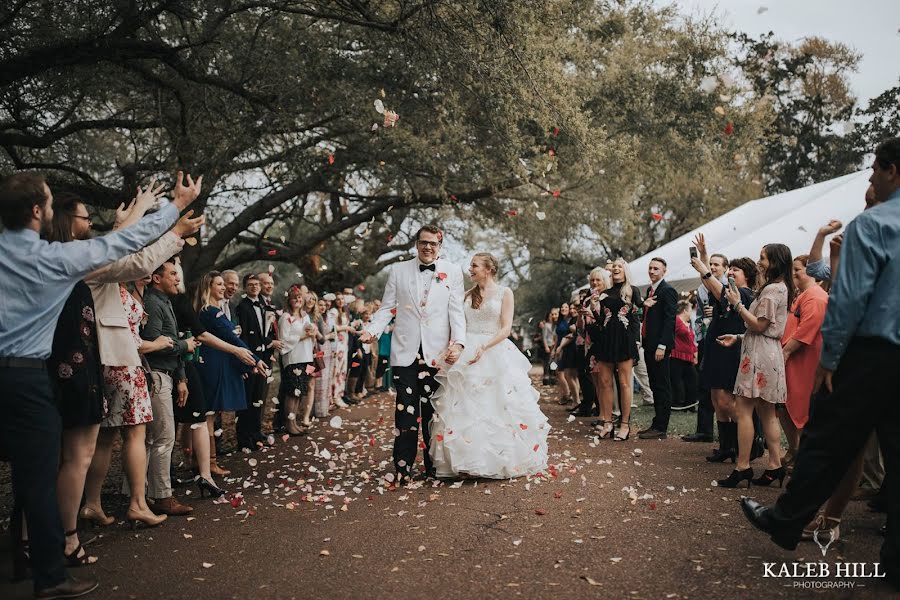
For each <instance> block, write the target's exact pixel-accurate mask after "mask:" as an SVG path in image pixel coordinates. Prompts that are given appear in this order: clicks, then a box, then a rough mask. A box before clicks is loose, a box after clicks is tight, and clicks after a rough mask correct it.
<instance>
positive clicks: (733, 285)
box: [728, 275, 738, 292]
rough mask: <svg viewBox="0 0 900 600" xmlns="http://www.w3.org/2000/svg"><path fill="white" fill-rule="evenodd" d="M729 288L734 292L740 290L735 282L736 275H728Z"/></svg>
mask: <svg viewBox="0 0 900 600" xmlns="http://www.w3.org/2000/svg"><path fill="white" fill-rule="evenodd" d="M728 288H729V289H730V290H731V291H733V292H737V291H738V289H737V284H736V283H735V282H734V277H732V276H731V275H729V276H728Z"/></svg>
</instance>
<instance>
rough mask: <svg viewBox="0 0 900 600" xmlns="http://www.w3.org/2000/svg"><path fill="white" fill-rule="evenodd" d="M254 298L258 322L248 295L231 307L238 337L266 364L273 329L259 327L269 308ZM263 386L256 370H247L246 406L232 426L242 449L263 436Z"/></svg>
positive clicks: (273, 338)
mask: <svg viewBox="0 0 900 600" xmlns="http://www.w3.org/2000/svg"><path fill="white" fill-rule="evenodd" d="M257 301H259V302H260V303H261V305H260V306H261V309H262V310H261V313H262V317H263V322H262V324H261V323H260V319H259V316H258V315H257V313H256V308H255V307H254V303H253V301H252V300H250V299H249V298H244V299H243V300H241V302H240V303H239V304H238V305H237V306H236V307H235V309H234V314H235V317H236V318H237V323H238V325H239V326H240V328H241V339H242V340H243V341H244V343H245V344H247V346H248V347H249V348H250V350H252V351H253V353H254V354H256V356H258V357H259V358H260V360H262V361H263V362H265V363H266V364H267V365H270V364H271V359H272V349H271V348H269V344H271V343H272V341H273V340H275V328H274V327H271V326H270V327H269V331H268V332H266V331H265V330H264V329H263V327H264V325H265V317H266V311H267V310H269V307H267V306H266V305H265V302H264V301H263V300H262V297H258V298H257ZM267 385H268V384H267V381H266V378H265V377H263V376H261V375H258V374H256V373H251V374H250V376H249V377H247V379H246V380H245V381H244V390H245V391H246V393H247V408H246V409H245V410H239V411H238V412H237V425H236V426H235V433H236V434H237V442H238V446H240V447H242V448H256V442H258V441H263V440H264V439H265V438H264V436H263V434H262V414H263V407H264V406H265V403H266V388H267Z"/></svg>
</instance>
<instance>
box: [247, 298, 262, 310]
mask: <svg viewBox="0 0 900 600" xmlns="http://www.w3.org/2000/svg"><path fill="white" fill-rule="evenodd" d="M250 304H252V305H253V306H255V307H256V308H262V304H261V303H260V301H259V300H251V301H250Z"/></svg>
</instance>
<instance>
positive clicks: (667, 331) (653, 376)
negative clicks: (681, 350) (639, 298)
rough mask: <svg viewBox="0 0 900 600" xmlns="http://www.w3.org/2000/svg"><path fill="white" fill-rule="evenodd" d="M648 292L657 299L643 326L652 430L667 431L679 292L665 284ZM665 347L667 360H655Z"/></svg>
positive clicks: (647, 312)
mask: <svg viewBox="0 0 900 600" xmlns="http://www.w3.org/2000/svg"><path fill="white" fill-rule="evenodd" d="M652 290H653V288H652V287H649V288H647V296H648V297H649V296H651V295H652V296H653V297H654V298H656V304H654V305H653V306H652V307H650V308H645V309H644V319H643V323H642V325H641V331H642V333H643V339H642V342H641V343H642V345H643V347H644V360H645V361H646V365H647V377H648V379H649V380H650V389H651V390H653V409H654V411H655V412H656V416H654V417H653V423H651V425H650V428H651V429H655V430H657V431H663V432H664V431H666V430H668V428H669V416H670V415H671V414H672V383H671V380H670V379H669V354H670V353H671V352H672V348H673V347H674V346H675V318H676V317H675V308H676V305H677V304H678V292H676V291H675V288H673V287H672V286H671V285H669V284H668V283H666V281H665V280H662V281H660V282H659V285H658V286H657V287H656V291H655V292H653V291H652ZM659 346H665V347H666V351H665V356H664V358H663V359H662V360H659V361H658V360H656V357H655V355H656V350H657V348H658V347H659Z"/></svg>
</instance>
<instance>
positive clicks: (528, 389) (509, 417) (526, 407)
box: [431, 252, 550, 479]
mask: <svg viewBox="0 0 900 600" xmlns="http://www.w3.org/2000/svg"><path fill="white" fill-rule="evenodd" d="M498 267H499V265H498V262H497V259H496V258H495V257H494V256H493V255H492V254H488V253H486V252H480V253H478V254H476V255H475V256H474V257H472V263H471V265H470V266H469V275H471V277H472V280H473V281H474V282H475V284H476V285H475V287H473V288H472V289H470V290H469V291H468V292H466V298H465V313H466V348H465V350H464V351H463V353H462V355H461V356H460V358H459V360H458V361H457V362H456V364H455V365H453V366H448V365H446V364H444V365H442V368H441V371H440V372H439V373H438V375H437V376H436V379H437V380H438V381H439V382H440V386H439V387H438V389H437V391H436V392H435V395H434V397H433V398H432V405H433V406H434V417H433V418H432V421H431V458H432V460H433V461H434V467H435V471H436V474H437V476H438V477H454V476H456V475H461V474H466V475H470V476H475V477H487V478H492V479H506V478H510V477H519V476H523V475H531V474H534V473H537V472H539V471H543V470H544V469H546V468H547V433H548V432H549V431H550V426H549V425H548V424H547V417H545V416H544V414H543V413H541V411H540V409H539V408H538V397H539V394H538V391H537V390H536V389H534V387H532V385H531V379H530V378H529V377H528V371H529V369H530V368H531V364H530V363H529V361H528V359H527V358H525V356H524V355H523V354H522V353H521V352H520V351H519V350H518V348H516V347H515V345H514V344H513V343H512V342H510V341H509V340H508V339H507V337H508V336H509V333H510V328H511V327H512V319H513V293H512V290H510V289H509V288H507V287H503V286H501V285H499V284H498V283H497V282H496V281H495V279H494V278H495V276H496V275H497V271H498Z"/></svg>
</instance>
